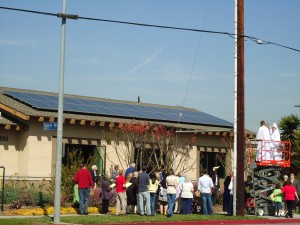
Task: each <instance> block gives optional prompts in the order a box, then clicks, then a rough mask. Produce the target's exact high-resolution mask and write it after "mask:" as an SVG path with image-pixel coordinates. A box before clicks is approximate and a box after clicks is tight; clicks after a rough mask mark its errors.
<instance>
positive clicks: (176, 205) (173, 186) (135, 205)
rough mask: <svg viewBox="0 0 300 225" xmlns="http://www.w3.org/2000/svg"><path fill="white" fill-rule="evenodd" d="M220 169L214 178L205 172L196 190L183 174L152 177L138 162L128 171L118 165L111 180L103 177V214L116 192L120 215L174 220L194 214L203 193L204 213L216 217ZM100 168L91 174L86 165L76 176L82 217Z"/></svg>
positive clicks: (85, 213)
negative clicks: (215, 207) (198, 198)
mask: <svg viewBox="0 0 300 225" xmlns="http://www.w3.org/2000/svg"><path fill="white" fill-rule="evenodd" d="M217 168H218V167H216V168H214V170H213V171H212V173H211V174H210V175H208V173H207V170H206V169H204V170H203V175H202V176H201V177H200V178H199V180H198V187H197V188H195V187H194V184H193V183H192V181H191V179H190V178H189V177H188V176H185V175H183V174H180V173H179V174H177V175H175V173H174V171H173V169H169V170H168V171H165V170H164V169H162V170H161V171H156V172H151V173H149V174H148V173H147V168H146V167H143V168H141V169H140V170H139V171H137V169H136V167H135V164H134V163H132V164H131V165H130V167H129V168H128V169H127V170H126V171H124V170H122V169H120V168H119V166H118V165H115V166H114V168H113V169H112V171H111V176H110V177H108V176H101V189H102V190H101V198H102V208H101V214H108V213H109V210H108V207H109V200H110V192H111V190H112V189H115V192H116V215H126V214H138V215H140V216H143V215H147V216H154V215H155V214H156V213H157V212H158V213H160V214H162V215H166V216H167V217H172V216H173V215H174V213H181V214H191V213H192V212H193V198H194V197H195V195H197V193H200V192H201V197H202V202H203V204H202V213H203V214H206V215H213V213H214V212H213V205H214V204H215V201H216V199H215V198H213V197H212V196H214V194H213V193H216V192H215V191H214V189H215V188H218V189H219V184H220V182H219V178H218V176H217V174H216V173H215V170H216V169H217ZM97 169H98V168H97V166H96V165H93V166H92V167H91V170H90V171H89V170H88V169H87V168H86V165H82V167H81V169H79V170H78V172H77V173H76V174H75V176H74V179H73V181H74V183H75V186H74V191H75V192H76V191H77V192H78V201H79V214H80V215H87V214H88V211H87V209H88V201H89V196H90V191H91V190H92V188H94V187H95V186H96V184H97V183H98V180H99V178H100V175H99V174H97ZM212 178H213V179H212ZM213 180H214V181H213ZM195 186H197V185H195ZM198 196H199V195H198Z"/></svg>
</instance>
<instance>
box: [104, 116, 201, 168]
mask: <svg viewBox="0 0 300 225" xmlns="http://www.w3.org/2000/svg"><path fill="white" fill-rule="evenodd" d="M109 128H110V132H111V136H112V140H113V142H112V143H111V144H112V145H113V147H114V149H115V152H116V155H117V157H118V161H119V162H118V163H119V164H120V165H121V167H122V168H127V167H128V166H129V165H130V164H131V163H132V161H134V162H135V163H136V165H137V167H138V168H141V167H142V166H147V167H148V168H151V169H152V171H155V170H158V169H161V168H164V169H165V170H168V169H169V168H174V165H175V164H174V162H175V159H176V162H177V163H176V171H180V172H186V171H188V170H190V169H191V168H192V166H193V165H194V163H191V162H190V163H187V162H188V161H189V160H191V159H192V160H195V161H196V158H197V157H194V156H192V157H191V155H190V150H191V149H192V147H191V146H192V144H193V143H195V141H196V136H195V135H191V136H186V137H185V138H181V139H180V141H179V139H178V138H177V133H176V130H175V129H174V128H170V127H166V126H164V125H160V124H151V123H148V122H147V121H142V122H136V121H133V122H132V123H130V124H124V123H119V124H117V125H116V124H113V123H111V124H110V126H109ZM121 142H122V143H121ZM109 160H110V159H109ZM111 161H112V160H111ZM124 162H125V165H123V164H124ZM114 163H116V160H115V159H114ZM122 163H123V164H122Z"/></svg>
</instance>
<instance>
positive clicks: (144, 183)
mask: <svg viewBox="0 0 300 225" xmlns="http://www.w3.org/2000/svg"><path fill="white" fill-rule="evenodd" d="M146 170H147V167H143V168H142V172H141V173H139V176H138V198H139V200H138V201H139V202H138V204H139V210H140V211H139V215H140V216H143V215H145V214H146V215H147V216H150V215H151V209H150V193H149V189H148V186H149V184H150V178H149V175H148V174H147V173H146ZM145 207H146V212H145Z"/></svg>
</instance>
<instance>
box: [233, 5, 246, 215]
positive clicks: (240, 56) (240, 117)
mask: <svg viewBox="0 0 300 225" xmlns="http://www.w3.org/2000/svg"><path fill="white" fill-rule="evenodd" d="M237 19H238V23H237V31H238V33H237V159H236V160H237V171H239V172H238V173H237V174H235V176H236V190H239V191H236V212H237V215H238V216H243V215H244V154H245V102H244V100H245V98H244V80H245V79H244V0H238V12H237Z"/></svg>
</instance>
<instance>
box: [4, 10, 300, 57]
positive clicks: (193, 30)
mask: <svg viewBox="0 0 300 225" xmlns="http://www.w3.org/2000/svg"><path fill="white" fill-rule="evenodd" d="M0 9H6V10H13V11H19V12H27V13H34V14H41V15H47V16H55V17H60V18H65V19H82V20H91V21H99V22H108V23H118V24H126V25H134V26H144V27H154V28H162V29H171V30H181V31H192V32H202V33H210V34H221V35H228V36H229V37H231V38H234V37H235V34H233V33H229V32H222V31H212V30H201V29H194V28H185V27H173V26H163V25H155V24H145V23H135V22H127V21H120V20H108V19H99V18H92V17H82V16H78V15H72V14H63V13H49V12H42V11H35V10H27V9H18V8H10V7H3V6H0ZM242 37H244V38H247V39H250V40H251V41H254V42H256V43H257V44H263V45H267V44H269V45H275V46H279V47H282V48H286V49H289V50H292V51H297V52H300V50H299V49H296V48H292V47H289V46H286V45H282V44H278V43H274V42H271V41H262V40H261V39H258V38H256V37H252V36H248V35H239V38H242Z"/></svg>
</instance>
